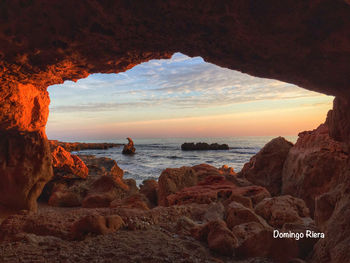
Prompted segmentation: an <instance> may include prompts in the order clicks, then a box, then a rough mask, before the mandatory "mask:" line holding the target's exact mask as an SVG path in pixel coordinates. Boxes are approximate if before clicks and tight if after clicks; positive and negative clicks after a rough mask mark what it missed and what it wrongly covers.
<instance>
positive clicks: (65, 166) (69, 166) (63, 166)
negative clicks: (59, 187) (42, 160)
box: [51, 146, 89, 178]
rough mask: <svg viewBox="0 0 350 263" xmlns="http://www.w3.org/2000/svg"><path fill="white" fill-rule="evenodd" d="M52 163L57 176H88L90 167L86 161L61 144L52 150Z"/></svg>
mask: <svg viewBox="0 0 350 263" xmlns="http://www.w3.org/2000/svg"><path fill="white" fill-rule="evenodd" d="M51 155H52V165H53V171H54V176H55V177H56V178H59V177H64V178H74V177H80V178H86V177H87V176H88V174H89V169H88V168H87V166H86V165H85V163H84V162H83V161H82V160H81V159H80V158H79V157H78V156H76V155H74V154H71V153H70V152H68V151H66V150H65V149H64V148H62V147H61V146H57V147H56V148H55V149H54V150H53V151H52V152H51Z"/></svg>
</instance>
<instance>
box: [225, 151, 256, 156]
mask: <svg viewBox="0 0 350 263" xmlns="http://www.w3.org/2000/svg"><path fill="white" fill-rule="evenodd" d="M230 153H238V154H246V155H255V154H257V151H256V152H243V151H230Z"/></svg>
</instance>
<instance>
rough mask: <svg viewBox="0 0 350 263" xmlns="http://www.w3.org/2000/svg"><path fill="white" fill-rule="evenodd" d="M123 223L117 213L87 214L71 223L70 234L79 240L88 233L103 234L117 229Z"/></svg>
mask: <svg viewBox="0 0 350 263" xmlns="http://www.w3.org/2000/svg"><path fill="white" fill-rule="evenodd" d="M123 225H124V222H123V219H122V218H121V217H120V216H118V215H111V216H101V215H88V216H85V217H83V218H81V219H79V220H78V221H76V222H75V223H74V224H73V225H72V236H73V238H74V239H78V240H81V239H84V238H85V236H86V235H88V234H92V235H105V234H108V233H113V232H116V231H118V230H119V229H120V228H121V227H122V226H123Z"/></svg>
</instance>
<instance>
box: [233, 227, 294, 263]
mask: <svg viewBox="0 0 350 263" xmlns="http://www.w3.org/2000/svg"><path fill="white" fill-rule="evenodd" d="M272 231H273V230H272V228H270V227H266V226H263V225H262V224H260V223H257V222H249V223H244V224H240V225H237V226H235V227H234V228H233V229H232V233H233V234H234V235H235V236H236V237H237V239H238V244H237V247H236V248H235V253H236V256H237V257H238V258H251V257H263V258H272V259H273V260H274V262H281V263H287V262H289V261H290V260H291V259H294V258H297V257H298V255H299V248H298V245H297V242H296V240H294V239H274V238H273V233H272Z"/></svg>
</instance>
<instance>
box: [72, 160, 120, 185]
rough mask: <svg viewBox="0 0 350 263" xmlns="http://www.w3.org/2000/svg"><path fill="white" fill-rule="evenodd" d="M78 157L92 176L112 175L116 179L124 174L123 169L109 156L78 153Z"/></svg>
mask: <svg viewBox="0 0 350 263" xmlns="http://www.w3.org/2000/svg"><path fill="white" fill-rule="evenodd" d="M79 158H81V159H82V160H83V161H84V163H85V164H86V166H87V167H88V168H89V171H90V175H92V176H95V177H96V176H112V177H114V178H115V179H116V180H119V179H122V178H123V176H124V171H123V170H122V169H121V168H120V167H119V166H118V164H117V162H116V161H115V160H113V159H111V158H107V157H96V156H94V155H79Z"/></svg>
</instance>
